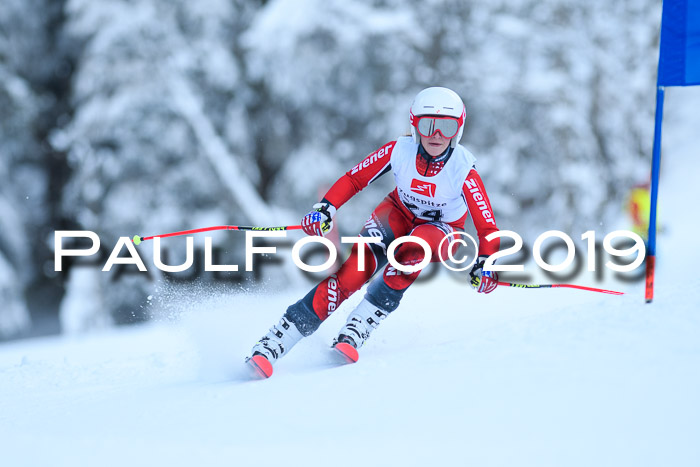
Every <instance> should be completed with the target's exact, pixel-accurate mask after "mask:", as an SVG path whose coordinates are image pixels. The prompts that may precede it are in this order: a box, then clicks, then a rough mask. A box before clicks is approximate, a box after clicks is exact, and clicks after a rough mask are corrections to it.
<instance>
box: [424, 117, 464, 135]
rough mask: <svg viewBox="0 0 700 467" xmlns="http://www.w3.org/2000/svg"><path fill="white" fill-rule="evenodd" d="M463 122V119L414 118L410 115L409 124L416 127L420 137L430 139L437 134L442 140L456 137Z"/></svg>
mask: <svg viewBox="0 0 700 467" xmlns="http://www.w3.org/2000/svg"><path fill="white" fill-rule="evenodd" d="M463 121H464V119H463V118H454V117H436V116H434V115H428V116H425V117H416V116H414V115H411V124H412V125H413V126H414V127H416V130H418V133H419V134H420V135H421V136H424V137H426V138H430V137H431V136H433V135H434V134H435V133H438V132H439V133H440V134H441V135H442V137H443V138H448V139H451V138H454V137H455V136H457V132H459V127H460V126H461V125H462V122H463Z"/></svg>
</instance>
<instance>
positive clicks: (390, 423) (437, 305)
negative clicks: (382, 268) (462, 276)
mask: <svg viewBox="0 0 700 467" xmlns="http://www.w3.org/2000/svg"><path fill="white" fill-rule="evenodd" d="M684 101H686V102H685V105H684ZM693 102H694V103H695V104H694V105H692V104H693ZM698 103H700V93H699V92H698V90H690V89H688V90H672V92H669V93H668V97H667V106H666V107H667V115H669V114H671V113H672V111H673V109H676V111H675V112H676V113H675V114H674V118H675V119H676V120H673V119H672V122H673V121H679V120H683V119H686V120H692V119H693V118H694V119H695V125H696V126H697V125H698V124H700V122H699V121H698V116H697V114H693V109H697V108H698ZM686 111H687V115H685V114H683V113H682V112H686ZM667 122H668V119H667ZM676 127H678V128H680V125H677V126H676ZM676 127H674V126H673V125H672V124H671V123H666V128H665V131H664V139H665V148H666V149H665V151H666V152H665V153H664V158H665V160H664V167H663V178H662V191H661V195H660V196H661V198H660V203H661V209H662V212H663V221H664V223H665V227H666V229H665V233H664V234H663V235H662V236H661V237H660V239H659V242H660V244H659V249H658V256H659V258H658V270H657V284H656V298H655V301H654V303H653V304H652V305H645V304H644V303H643V290H642V284H641V283H636V284H632V285H629V284H616V283H610V282H607V283H605V284H603V285H605V286H607V287H608V288H618V289H622V290H624V291H625V292H627V294H626V295H624V296H619V297H618V296H611V295H603V294H597V293H590V292H582V291H577V290H565V289H544V290H520V289H508V288H499V289H498V290H497V291H496V292H495V293H493V294H491V295H488V296H482V295H477V294H475V293H473V292H472V291H471V290H470V289H469V288H468V287H467V286H465V285H464V283H460V282H459V281H457V280H456V278H455V276H454V275H448V274H446V273H444V274H442V273H441V275H440V276H439V278H438V279H435V280H432V281H429V282H428V283H426V284H420V285H416V286H415V287H413V288H411V289H410V290H409V292H408V293H407V294H406V296H405V299H404V302H403V304H402V306H401V307H400V308H399V310H398V311H397V312H396V313H395V314H393V315H392V316H390V317H389V318H388V319H387V320H386V321H385V322H384V323H383V324H382V326H381V327H380V328H379V329H378V330H377V331H376V332H375V334H374V335H373V336H372V339H371V340H370V341H369V343H368V344H367V346H366V347H365V348H363V349H361V353H360V361H359V362H358V363H357V364H354V365H347V366H338V365H336V364H335V363H334V361H335V360H334V356H333V355H332V354H331V353H330V352H329V350H328V345H329V343H330V342H331V339H332V337H333V336H334V335H335V333H336V332H337V330H338V329H339V328H340V326H341V325H342V323H343V322H344V319H345V317H346V316H347V314H348V313H349V311H350V310H351V308H352V306H353V305H354V304H356V303H357V302H358V301H359V300H360V298H361V294H357V295H355V296H354V297H352V299H351V300H349V301H348V302H347V303H346V304H345V305H343V307H341V308H340V309H339V310H338V311H337V312H336V313H335V314H334V315H333V316H332V317H331V318H329V320H328V321H327V322H326V323H324V325H323V326H322V327H321V329H320V330H319V331H318V332H317V333H316V334H314V335H313V336H311V337H310V338H308V339H305V340H303V341H302V342H301V343H300V344H299V345H298V346H297V347H296V348H295V349H294V350H293V351H292V352H291V353H290V354H289V355H288V356H287V357H285V358H284V359H283V360H281V361H280V362H279V364H278V365H277V366H276V369H275V374H274V376H273V377H272V378H271V379H269V380H264V381H259V380H253V379H251V378H250V375H249V373H248V371H247V369H246V368H245V366H244V365H243V364H242V361H243V357H244V356H245V355H246V354H247V352H248V351H249V349H250V347H251V345H252V344H253V343H254V342H255V341H256V340H257V338H259V337H260V336H261V335H262V334H263V333H264V332H265V331H266V329H267V327H268V326H269V325H271V324H272V323H273V322H275V320H276V319H278V318H279V316H280V315H281V313H282V312H283V311H284V310H285V309H286V307H287V306H288V305H289V304H290V303H291V302H292V301H295V300H297V299H298V298H299V297H300V296H302V295H303V293H305V290H298V291H293V292H285V293H279V292H273V291H272V290H273V289H274V284H272V285H271V286H270V290H269V291H268V292H265V291H262V292H256V293H247V294H244V293H232V292H228V293H220V292H213V291H208V290H205V289H174V288H173V289H170V290H168V291H167V293H165V292H164V293H163V296H162V297H156V298H159V299H160V302H161V307H162V312H163V313H164V314H163V319H161V320H159V321H156V322H153V323H150V324H148V325H146V326H141V327H132V328H120V329H118V330H111V331H105V332H103V333H100V334H91V335H87V336H84V337H70V338H69V337H58V338H44V339H36V340H32V341H23V342H16V343H10V344H4V345H3V346H2V347H0V381H1V384H0V446H1V452H2V465H3V466H22V465H28V466H29V465H31V466H36V465H53V466H63V465H65V466H76V465H100V466H120V467H121V466H125V465H136V466H139V465H168V466H188V465H206V466H218V465H227V466H235V465H241V466H245V465H253V464H254V463H256V464H258V463H261V462H264V463H265V464H266V465H283V466H296V465H300V466H301V465H304V466H314V465H331V466H336V465H340V466H344V465H348V466H357V465H362V466H366V465H441V464H443V463H445V464H447V465H474V466H486V465H488V466H509V467H510V466H538V467H541V466H615V467H619V466H635V467H637V466H697V465H700V442H698V440H700V400H699V398H700V280H699V279H698V270H697V267H696V262H697V260H698V259H699V258H698V256H699V255H698V254H697V245H695V243H694V242H695V241H696V238H697V237H696V235H695V233H696V232H697V229H698V227H700V220H698V217H697V207H696V206H695V203H696V200H697V199H699V198H700V184H698V183H696V181H695V178H696V176H697V174H698V169H700V157H698V156H700V154H698V152H699V150H698V147H700V145H698V143H697V141H698V140H697V136H696V135H693V134H690V132H687V131H685V132H681V131H674V128H676ZM684 128H687V126H686V127H684ZM544 227H546V226H544ZM609 230H610V229H608V231H609ZM448 463H449V464H448Z"/></svg>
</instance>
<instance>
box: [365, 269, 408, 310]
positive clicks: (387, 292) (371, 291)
mask: <svg viewBox="0 0 700 467" xmlns="http://www.w3.org/2000/svg"><path fill="white" fill-rule="evenodd" d="M405 291H406V289H403V290H395V289H392V288H391V287H389V286H388V285H386V282H384V278H383V277H382V276H380V277H377V278H376V279H375V280H373V281H372V283H371V284H369V286H368V287H367V293H366V295H365V297H366V298H367V301H368V302H370V303H371V304H372V305H374V306H376V307H377V308H380V309H381V310H383V311H385V312H387V313H391V312H392V311H394V310H395V309H397V308H398V307H399V303H400V302H401V298H402V297H403V294H404V292H405Z"/></svg>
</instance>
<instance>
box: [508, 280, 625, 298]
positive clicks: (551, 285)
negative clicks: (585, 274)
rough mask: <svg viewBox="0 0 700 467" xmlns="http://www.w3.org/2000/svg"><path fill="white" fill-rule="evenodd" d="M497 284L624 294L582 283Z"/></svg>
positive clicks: (525, 287)
mask: <svg viewBox="0 0 700 467" xmlns="http://www.w3.org/2000/svg"><path fill="white" fill-rule="evenodd" d="M498 285H505V286H507V287H518V288H521V289H549V288H555V287H566V288H569V289H580V290H588V291H590V292H600V293H608V294H611V295H624V294H625V293H624V292H617V291H615V290H605V289H596V288H595V287H584V286H582V285H574V284H513V283H512V282H499V283H498Z"/></svg>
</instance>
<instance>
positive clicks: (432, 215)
mask: <svg viewBox="0 0 700 467" xmlns="http://www.w3.org/2000/svg"><path fill="white" fill-rule="evenodd" d="M403 204H404V205H405V206H406V207H407V208H408V209H410V210H411V212H412V213H413V215H415V216H416V217H419V218H421V219H428V220H431V221H433V222H438V221H440V220H441V219H442V209H430V210H427V211H423V212H420V208H419V207H418V206H416V205H415V204H413V203H406V202H404V203H403Z"/></svg>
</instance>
